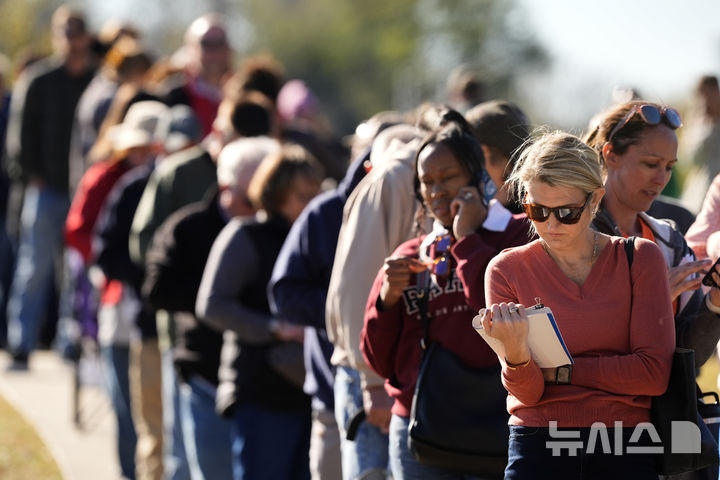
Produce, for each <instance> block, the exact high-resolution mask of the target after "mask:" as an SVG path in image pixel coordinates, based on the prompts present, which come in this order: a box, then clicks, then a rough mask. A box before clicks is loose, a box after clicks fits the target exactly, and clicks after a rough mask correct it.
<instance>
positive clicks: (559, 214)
mask: <svg viewBox="0 0 720 480" xmlns="http://www.w3.org/2000/svg"><path fill="white" fill-rule="evenodd" d="M525 197H527V194H525ZM590 197H592V192H591V193H588V196H587V198H585V203H583V204H582V206H580V207H571V206H565V205H564V206H562V207H546V206H545V205H538V204H535V203H524V202H523V204H522V206H523V209H524V210H525V215H527V217H528V218H529V219H530V220H532V221H533V222H540V223H542V222H545V221H547V219H548V218H550V214H551V213H554V214H555V218H557V219H558V222H560V223H564V224H565V225H574V224H576V223H578V222H579V221H580V217H582V213H583V210H585V207H587V204H588V202H589V201H590Z"/></svg>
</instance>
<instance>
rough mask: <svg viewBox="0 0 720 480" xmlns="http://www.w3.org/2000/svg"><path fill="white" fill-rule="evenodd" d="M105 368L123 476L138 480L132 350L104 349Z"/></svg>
mask: <svg viewBox="0 0 720 480" xmlns="http://www.w3.org/2000/svg"><path fill="white" fill-rule="evenodd" d="M100 353H101V355H102V359H103V364H104V367H105V383H106V384H107V389H108V394H109V396H110V401H111V402H112V406H113V410H114V411H115V420H116V422H117V449H118V451H117V453H118V459H119V461H120V471H121V473H122V475H123V477H126V478H128V479H130V480H133V479H134V478H135V445H136V443H137V435H136V434H135V425H134V424H133V419H132V415H131V413H130V386H129V380H128V371H129V368H130V347H128V346H125V345H113V346H104V347H102V348H101V349H100Z"/></svg>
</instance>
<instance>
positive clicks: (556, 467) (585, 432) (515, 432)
mask: <svg viewBox="0 0 720 480" xmlns="http://www.w3.org/2000/svg"><path fill="white" fill-rule="evenodd" d="M549 430H550V429H549V428H547V427H520V426H514V425H511V426H510V440H509V446H508V457H509V458H508V465H507V467H506V468H505V480H517V479H527V478H529V479H533V480H546V479H547V480H550V479H553V480H564V479H567V480H591V479H597V480H601V479H602V480H607V479H612V480H650V479H652V480H657V478H658V475H657V471H656V469H655V459H654V458H653V456H652V455H649V454H647V453H626V451H625V448H626V447H627V446H648V445H651V443H650V442H649V441H646V440H645V439H646V438H647V433H645V434H644V436H643V437H642V438H643V440H641V441H640V442H635V443H631V442H630V436H631V434H632V432H633V429H632V428H623V429H622V439H623V442H622V443H623V447H622V448H623V454H622V455H614V453H613V452H615V451H616V450H615V449H616V448H617V447H616V446H615V444H614V441H615V434H616V432H615V429H614V428H608V429H607V437H608V440H609V442H608V448H604V447H603V445H602V441H601V438H600V437H597V436H596V437H595V439H596V440H595V444H594V447H593V448H592V449H591V448H590V446H591V444H590V443H589V437H590V429H589V428H568V429H563V428H560V429H558V430H559V431H561V432H563V434H568V433H569V431H573V432H578V431H579V432H580V438H559V436H558V435H557V434H556V435H554V438H553V437H552V436H550V431H549ZM566 431H568V432H566ZM548 442H550V443H548ZM560 442H563V443H566V444H569V443H577V445H578V446H581V448H580V449H579V450H576V451H575V453H576V455H571V454H570V453H569V452H570V450H569V449H568V448H564V449H562V450H558V452H557V453H559V455H555V454H554V453H555V452H553V449H552V448H551V447H550V445H558V446H559V443H560Z"/></svg>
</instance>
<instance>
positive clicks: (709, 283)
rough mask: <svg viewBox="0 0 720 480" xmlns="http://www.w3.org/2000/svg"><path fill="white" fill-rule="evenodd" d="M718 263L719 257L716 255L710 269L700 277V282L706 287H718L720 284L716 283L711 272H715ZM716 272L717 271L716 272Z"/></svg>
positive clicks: (719, 262) (719, 261)
mask: <svg viewBox="0 0 720 480" xmlns="http://www.w3.org/2000/svg"><path fill="white" fill-rule="evenodd" d="M718 264H720V257H718V259H717V260H715V263H713V265H712V267H710V270H708V271H707V273H706V274H705V276H704V277H703V279H702V284H703V285H705V286H706V287H717V288H720V285H718V284H717V282H716V281H715V279H713V277H712V274H713V272H716V270H715V269H716V267H717V266H718ZM716 273H717V272H716Z"/></svg>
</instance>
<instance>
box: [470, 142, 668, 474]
mask: <svg viewBox="0 0 720 480" xmlns="http://www.w3.org/2000/svg"><path fill="white" fill-rule="evenodd" d="M508 182H510V185H511V188H512V189H513V190H514V191H515V192H516V193H517V195H518V196H517V198H521V199H523V208H524V210H525V212H526V214H527V216H528V218H529V219H530V220H531V221H532V226H533V228H534V229H535V231H536V232H537V234H538V236H539V237H540V238H539V239H538V240H536V241H534V242H532V243H530V244H528V245H525V246H522V247H518V248H513V249H509V250H506V251H504V252H502V253H501V254H500V255H498V256H497V257H495V259H494V260H493V261H491V262H490V265H489V266H488V267H487V273H486V276H485V295H486V297H487V303H488V307H487V309H486V310H485V312H484V313H483V315H482V317H481V318H482V326H483V328H484V330H485V332H486V333H487V334H488V335H490V336H491V337H493V338H495V339H497V340H499V341H500V342H502V344H503V346H504V355H501V354H500V353H499V354H498V357H499V360H500V363H501V364H502V381H503V385H504V386H505V388H506V389H507V390H508V392H509V394H510V395H509V397H508V401H507V406H508V411H509V412H510V440H509V449H508V465H507V468H506V470H505V479H513V480H514V479H533V480H536V479H540V480H542V479H572V480H576V479H589V478H622V479H633V480H640V479H656V478H657V473H656V470H655V459H654V458H653V457H652V456H651V455H648V454H633V455H615V452H616V451H617V448H618V446H617V445H615V444H614V443H613V446H614V448H615V450H612V451H611V449H610V448H608V447H607V446H606V445H604V444H602V442H597V436H595V437H592V436H591V434H590V433H591V430H590V427H591V426H593V425H594V424H596V422H602V423H603V424H604V425H606V426H607V427H608V430H604V434H605V435H606V438H612V439H613V442H616V439H617V438H618V437H621V438H622V440H623V444H622V445H623V447H622V448H625V447H626V446H628V445H635V446H638V445H641V446H642V445H644V444H643V443H642V442H633V443H630V442H629V441H630V436H631V435H632V432H633V430H634V427H636V426H637V425H638V424H639V423H642V422H649V421H650V397H651V396H652V395H659V394H661V393H663V392H664V391H665V388H666V387H667V382H668V378H669V374H670V364H671V360H672V354H673V350H674V346H675V330H674V328H673V322H672V311H671V308H670V288H669V285H668V281H667V269H666V267H665V263H664V259H663V256H662V253H661V252H660V250H659V249H658V247H657V246H655V245H654V244H653V243H651V242H649V241H646V240H643V239H637V240H636V241H635V244H634V251H633V261H632V265H629V261H628V256H627V253H626V250H625V243H624V240H623V239H622V238H619V237H610V236H607V235H605V234H602V233H598V232H596V231H594V230H593V229H592V227H591V222H592V220H593V217H594V216H595V213H596V212H597V209H598V206H599V205H600V201H601V199H602V198H603V195H604V194H605V189H604V188H603V182H602V171H601V168H600V164H599V162H598V159H597V154H596V153H595V151H594V150H593V149H592V148H590V147H589V146H587V145H586V144H584V143H583V142H582V141H581V140H580V139H578V138H577V137H574V136H572V135H570V134H567V133H562V132H555V133H548V134H545V135H543V136H541V137H539V138H538V139H537V140H536V141H534V142H533V143H531V144H529V145H528V146H527V147H526V148H525V149H524V150H523V152H522V153H521V155H520V157H519V159H518V161H517V164H516V166H515V168H514V170H513V173H512V174H511V176H510V178H509V179H508ZM538 299H539V300H538ZM538 302H542V304H544V305H545V306H547V307H549V308H550V309H551V310H552V312H553V315H554V317H555V320H556V322H557V327H558V329H559V331H560V333H561V334H562V337H563V340H564V341H565V345H566V347H567V350H568V352H569V353H570V355H571V356H572V358H573V361H574V364H573V365H565V366H560V367H557V368H546V369H541V368H540V367H539V366H538V365H537V364H536V363H535V361H534V360H533V357H532V356H531V352H530V349H529V347H528V332H529V323H528V314H527V308H529V307H530V306H531V305H534V304H536V303H538ZM553 422H555V423H553ZM615 422H622V428H618V429H617V430H616V425H617V424H616V423H615ZM556 430H560V432H557V431H556ZM554 439H555V440H554ZM557 439H560V440H559V442H560V443H558V446H560V445H565V446H564V448H560V449H559V450H557V451H555V449H553V448H550V446H551V445H553V443H552V442H553V441H556V442H558V440H557ZM568 439H572V440H571V441H569V440H568ZM591 439H594V440H595V441H593V442H591V441H589V440H591ZM563 442H564V443H563ZM570 444H573V445H576V446H577V449H575V447H570ZM623 451H625V450H623ZM573 452H574V454H573Z"/></svg>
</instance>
